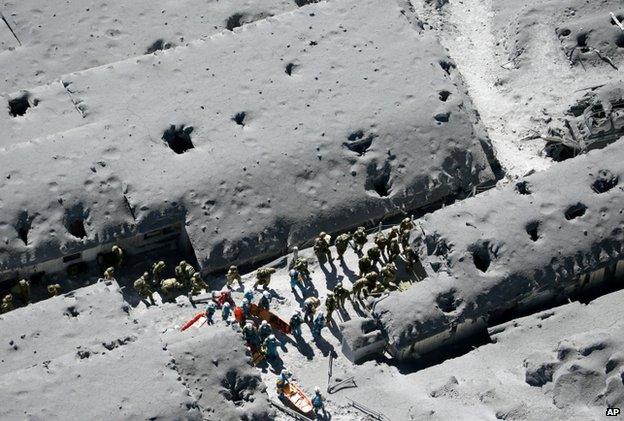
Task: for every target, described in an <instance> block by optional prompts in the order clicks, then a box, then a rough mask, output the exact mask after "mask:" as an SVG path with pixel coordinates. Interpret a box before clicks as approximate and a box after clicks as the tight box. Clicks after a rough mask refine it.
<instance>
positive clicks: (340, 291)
mask: <svg viewBox="0 0 624 421" xmlns="http://www.w3.org/2000/svg"><path fill="white" fill-rule="evenodd" d="M349 294H350V292H349V290H348V289H346V288H345V287H343V286H342V282H338V283H337V284H336V287H335V288H334V296H335V297H336V304H337V305H338V307H339V308H342V309H343V310H344V305H345V300H346V299H347V298H349Z"/></svg>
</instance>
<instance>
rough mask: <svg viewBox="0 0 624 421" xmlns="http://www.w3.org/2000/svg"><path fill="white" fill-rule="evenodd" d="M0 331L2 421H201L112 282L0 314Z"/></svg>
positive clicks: (159, 347) (150, 333) (165, 357)
mask: <svg viewBox="0 0 624 421" xmlns="http://www.w3.org/2000/svg"><path fill="white" fill-rule="evenodd" d="M0 331H2V344H1V348H0V354H1V356H2V357H1V358H0V401H1V402H2V405H0V418H2V419H22V418H29V419H46V420H49V419H59V420H66V419H102V418H105V417H112V418H117V419H119V418H123V419H137V420H138V419H148V418H154V419H155V418H162V419H202V418H201V415H200V413H199V410H198V408H197V403H196V401H195V399H193V398H192V397H191V396H190V395H189V392H188V390H187V389H186V388H185V387H184V386H183V385H182V384H181V383H180V382H179V381H178V380H177V377H178V373H176V372H175V371H174V370H173V369H172V368H170V367H168V366H167V364H168V363H169V361H170V359H171V356H170V355H169V354H168V353H167V352H166V351H165V350H164V349H163V344H162V343H161V342H160V340H159V338H158V334H157V333H156V331H155V330H154V329H151V328H147V329H146V328H145V327H144V326H141V325H140V324H138V323H136V320H132V319H131V318H130V317H129V316H128V308H127V304H126V303H125V302H124V300H123V298H122V295H121V291H120V289H119V287H118V286H117V284H116V283H111V284H109V285H107V284H104V283H98V284H95V285H92V286H90V287H86V288H82V289H80V290H77V291H75V292H73V293H70V294H66V295H64V296H59V297H55V298H52V299H49V300H45V301H41V302H39V303H37V304H33V305H29V306H28V307H23V308H20V309H17V310H15V311H11V312H9V313H7V314H3V315H2V316H0Z"/></svg>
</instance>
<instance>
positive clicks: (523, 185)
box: [516, 181, 531, 194]
mask: <svg viewBox="0 0 624 421" xmlns="http://www.w3.org/2000/svg"><path fill="white" fill-rule="evenodd" d="M516 191H517V192H518V193H520V194H531V186H530V185H529V183H528V182H527V181H520V182H519V183H516Z"/></svg>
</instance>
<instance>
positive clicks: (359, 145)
mask: <svg viewBox="0 0 624 421" xmlns="http://www.w3.org/2000/svg"><path fill="white" fill-rule="evenodd" d="M375 137H376V136H375V135H374V134H372V133H370V134H369V135H368V136H364V131H363V130H358V131H356V132H353V133H351V134H350V135H349V136H348V137H347V140H348V142H345V143H343V145H344V146H346V147H347V148H348V149H349V150H350V151H353V152H356V153H357V154H358V155H360V156H362V155H364V154H365V153H366V151H368V148H370V147H371V145H372V144H373V140H374V139H375Z"/></svg>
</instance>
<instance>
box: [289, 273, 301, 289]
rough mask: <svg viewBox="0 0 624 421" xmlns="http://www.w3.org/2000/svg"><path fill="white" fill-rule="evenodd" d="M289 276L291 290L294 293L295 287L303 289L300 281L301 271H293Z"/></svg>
mask: <svg viewBox="0 0 624 421" xmlns="http://www.w3.org/2000/svg"><path fill="white" fill-rule="evenodd" d="M288 275H289V276H290V290H291V291H292V292H295V287H297V286H298V287H299V289H301V281H299V271H298V270H297V269H291V270H290V272H288Z"/></svg>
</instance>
